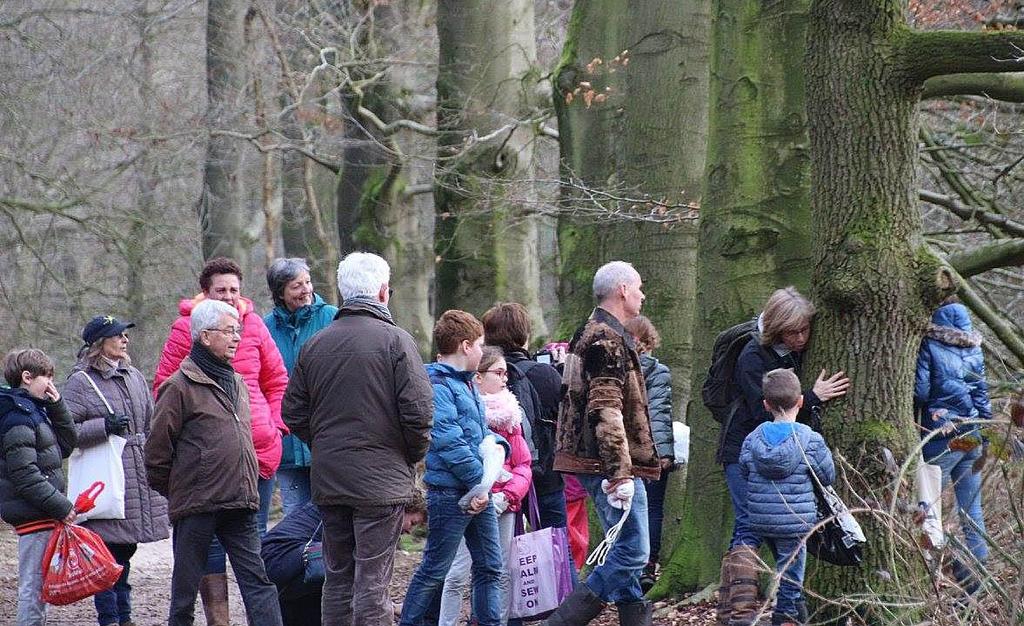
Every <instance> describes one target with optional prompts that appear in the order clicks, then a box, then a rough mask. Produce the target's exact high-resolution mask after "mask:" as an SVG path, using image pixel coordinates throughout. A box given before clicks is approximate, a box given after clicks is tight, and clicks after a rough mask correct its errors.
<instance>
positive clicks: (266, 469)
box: [153, 294, 288, 478]
mask: <svg viewBox="0 0 1024 626" xmlns="http://www.w3.org/2000/svg"><path fill="white" fill-rule="evenodd" d="M204 299H205V296H203V294H199V295H197V296H196V297H195V298H193V299H191V300H182V301H181V302H180V303H178V312H179V313H180V314H181V317H179V318H178V319H176V320H174V323H173V324H172V325H171V334H170V336H168V337H167V343H165V344H164V349H163V353H161V355H160V363H159V365H157V368H156V376H155V377H154V378H153V395H154V397H157V398H158V399H159V394H160V385H162V384H163V382H164V381H165V380H167V379H168V378H170V376H171V375H172V374H174V372H176V371H177V370H178V366H179V365H180V364H181V362H182V360H184V358H185V357H187V356H188V353H189V351H190V350H191V349H192V334H191V332H190V331H189V323H190V322H191V320H192V309H193V308H194V307H195V306H196V305H197V304H199V303H200V302H202V301H203V300H204ZM239 303H240V305H241V306H240V310H239V311H238V314H239V321H240V323H241V325H242V340H241V342H240V343H239V344H238V351H237V352H235V358H234V359H232V360H231V366H232V367H234V368H235V371H236V372H238V373H239V374H241V376H242V378H243V379H244V380H245V386H246V388H248V390H249V406H250V409H251V411H252V443H253V445H254V446H255V448H256V456H257V458H258V459H259V461H260V477H261V478H270V477H271V476H273V475H274V472H276V471H277V466H278V465H280V463H281V437H282V436H283V435H287V434H288V427H287V426H285V425H284V422H283V421H282V420H281V398H282V397H283V396H284V390H285V388H286V387H287V386H288V371H287V370H286V369H285V367H284V361H283V360H282V359H281V352H280V351H279V350H278V349H277V345H275V343H274V339H273V338H272V337H271V336H270V332H269V331H268V330H267V326H266V324H264V323H263V319H262V318H260V316H259V315H256V313H255V312H254V310H253V304H252V300H249V299H248V298H240V299H239Z"/></svg>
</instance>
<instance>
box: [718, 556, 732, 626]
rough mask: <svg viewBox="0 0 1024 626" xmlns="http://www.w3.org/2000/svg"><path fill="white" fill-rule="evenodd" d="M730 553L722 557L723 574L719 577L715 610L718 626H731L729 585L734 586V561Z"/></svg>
mask: <svg viewBox="0 0 1024 626" xmlns="http://www.w3.org/2000/svg"><path fill="white" fill-rule="evenodd" d="M730 554H731V553H730V552H726V553H725V555H723V556H722V572H721V574H719V577H718V607H717V608H716V610H715V618H716V619H715V623H716V624H718V626H729V618H730V617H732V607H731V606H730V605H729V585H731V584H732V559H730V558H729V555H730Z"/></svg>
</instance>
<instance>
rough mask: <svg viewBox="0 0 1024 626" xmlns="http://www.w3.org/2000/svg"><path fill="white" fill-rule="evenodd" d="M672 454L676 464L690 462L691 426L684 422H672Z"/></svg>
mask: <svg viewBox="0 0 1024 626" xmlns="http://www.w3.org/2000/svg"><path fill="white" fill-rule="evenodd" d="M672 454H673V455H674V456H675V463H676V465H686V464H687V463H689V462H690V427H689V426H687V425H686V424H684V423H682V422H672Z"/></svg>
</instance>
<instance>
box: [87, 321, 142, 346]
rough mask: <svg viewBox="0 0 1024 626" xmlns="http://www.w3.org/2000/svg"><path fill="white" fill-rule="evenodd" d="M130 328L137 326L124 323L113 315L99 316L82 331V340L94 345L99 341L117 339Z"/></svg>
mask: <svg viewBox="0 0 1024 626" xmlns="http://www.w3.org/2000/svg"><path fill="white" fill-rule="evenodd" d="M129 328H135V324H133V323H132V322H122V321H121V320H119V319H117V318H116V317H114V316H113V315H97V316H96V317H94V318H92V319H91V320H89V323H88V324H86V325H85V328H83V329H82V340H83V341H85V343H87V344H89V345H92V343H93V342H95V341H97V340H98V339H105V338H107V337H115V336H117V335H120V334H121V333H123V332H124V331H125V330H126V329H129Z"/></svg>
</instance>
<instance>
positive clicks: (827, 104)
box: [806, 0, 1024, 624]
mask: <svg viewBox="0 0 1024 626" xmlns="http://www.w3.org/2000/svg"><path fill="white" fill-rule="evenodd" d="M812 7H813V8H812V11H811V20H810V26H809V32H808V51H807V60H806V61H807V94H808V98H807V99H808V102H807V110H808V121H809V124H810V133H811V153H812V157H813V158H812V163H813V165H812V170H811V171H812V178H811V181H812V189H813V197H812V203H813V213H814V220H813V238H812V241H813V243H814V246H813V250H814V267H815V274H814V287H815V288H814V297H815V302H816V303H817V305H818V307H819V308H818V311H819V312H818V316H817V319H816V320H815V326H814V335H813V337H812V342H813V344H812V350H811V357H812V358H811V360H810V363H809V364H808V367H807V375H808V376H810V375H811V374H813V373H814V372H815V371H816V370H818V369H820V368H822V367H824V368H827V369H830V370H835V369H843V370H845V371H846V372H847V374H848V375H849V376H850V378H851V380H852V382H853V385H852V387H851V389H850V393H849V394H848V395H847V396H846V397H845V399H843V400H840V401H835V402H833V403H830V404H829V406H828V410H827V412H826V414H825V435H826V438H827V440H828V442H829V444H830V445H831V447H832V449H833V452H834V453H835V455H836V457H837V459H840V460H841V461H844V462H845V463H848V464H849V467H851V468H854V469H855V470H856V472H855V473H851V474H850V483H852V484H846V483H844V484H842V485H841V486H842V487H843V488H844V489H852V490H855V491H857V492H859V493H860V495H861V496H862V497H865V498H868V499H869V500H872V501H878V502H883V503H886V504H888V502H890V499H891V498H892V497H895V496H896V494H893V493H891V491H890V485H891V484H892V482H893V477H892V476H891V475H889V474H887V473H886V471H885V468H884V466H883V464H882V462H881V459H882V458H883V455H882V454H881V453H880V452H881V450H882V449H883V448H887V449H888V450H890V451H891V452H892V453H893V455H894V456H895V459H896V461H897V462H903V461H905V460H906V459H907V457H908V456H909V454H910V453H911V451H912V450H913V448H914V446H915V445H916V443H917V436H916V434H915V430H914V423H913V408H912V397H913V379H914V364H915V357H916V354H917V350H918V346H919V344H920V340H921V335H922V333H923V331H924V329H925V326H926V324H927V321H928V318H929V315H930V313H931V311H932V310H933V309H934V307H935V306H936V305H937V304H938V303H939V302H940V300H941V298H942V297H943V295H944V294H946V293H949V291H951V290H952V288H953V285H954V281H953V277H952V274H951V271H950V270H949V269H948V268H945V267H944V266H943V265H942V264H941V263H940V261H939V260H938V259H937V258H935V257H934V256H933V255H931V254H930V253H929V251H928V249H927V247H926V246H925V244H924V242H923V240H922V229H921V219H920V215H919V211H918V207H917V205H916V203H915V201H914V199H915V196H916V194H915V190H916V189H917V186H916V184H915V182H916V181H915V168H914V165H915V160H916V154H915V152H916V140H917V114H916V106H917V101H918V99H919V97H920V94H921V89H922V85H923V83H924V81H925V80H927V79H928V78H930V77H932V76H936V75H942V74H950V73H956V72H995V71H1000V70H1004V69H1006V65H1005V63H1000V62H998V61H997V59H1000V58H1003V59H1005V58H1009V57H1013V56H1015V52H1014V50H1013V48H1012V47H1011V46H1012V44H1013V43H1015V44H1016V45H1018V46H1019V45H1020V44H1021V40H1022V39H1024V35H1021V34H1007V33H996V34H988V33H985V34H982V33H957V32H941V31H939V32H913V31H910V30H908V29H907V28H906V24H905V23H904V19H903V6H902V3H901V2H899V1H898V0H858V1H851V0H814V1H813V3H812ZM1017 50H1018V51H1019V48H1018V49H1017ZM879 520H882V522H886V523H882V522H880V521H879ZM864 521H865V522H867V523H866V528H867V530H868V540H869V545H870V549H869V550H867V551H866V563H865V564H864V565H863V566H861V567H859V568H832V567H825V568H822V569H820V570H819V572H818V575H817V576H815V577H814V579H813V582H812V585H813V587H814V588H815V589H816V591H817V592H818V593H820V594H822V596H823V597H825V598H837V599H838V598H846V599H848V601H847V603H846V604H844V605H843V606H839V605H838V604H837V605H832V606H830V607H828V608H829V609H830V613H831V614H832V615H833V616H837V615H838V614H840V613H841V612H843V611H844V610H848V609H849V608H853V609H855V610H857V611H858V612H859V613H860V614H861V616H862V617H863V618H864V619H865V621H867V622H868V623H883V622H884V623H886V624H896V623H911V622H916V621H917V617H918V616H917V615H915V614H913V613H912V611H913V608H914V607H913V602H905V601H906V600H907V599H908V598H909V599H912V598H913V597H914V595H915V593H917V592H919V591H920V587H919V585H921V584H923V581H922V578H923V577H922V576H920V574H921V573H922V572H920V571H919V566H917V565H916V564H917V563H919V560H918V559H917V558H916V556H915V555H914V554H913V544H912V543H910V542H906V541H905V540H906V537H905V536H901V535H900V533H899V531H900V528H901V525H904V524H905V522H906V520H899V519H897V520H889V519H888V518H886V517H885V516H884V515H883V514H879V515H877V516H874V517H869V516H865V517H864ZM890 521H892V522H893V523H891V524H890V523H889V522H890ZM866 589H870V590H871V591H872V592H873V593H874V594H877V595H876V596H874V597H871V596H865V595H864V591H865V590H866ZM858 594H859V595H858ZM850 598H860V600H856V601H855V600H849V599H850ZM897 598H898V600H899V602H895V603H892V604H889V605H885V606H883V605H882V604H881V603H882V602H885V601H886V600H893V599H897ZM901 606H902V607H905V608H903V609H901V608H900V607H901ZM901 611H902V612H901Z"/></svg>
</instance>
